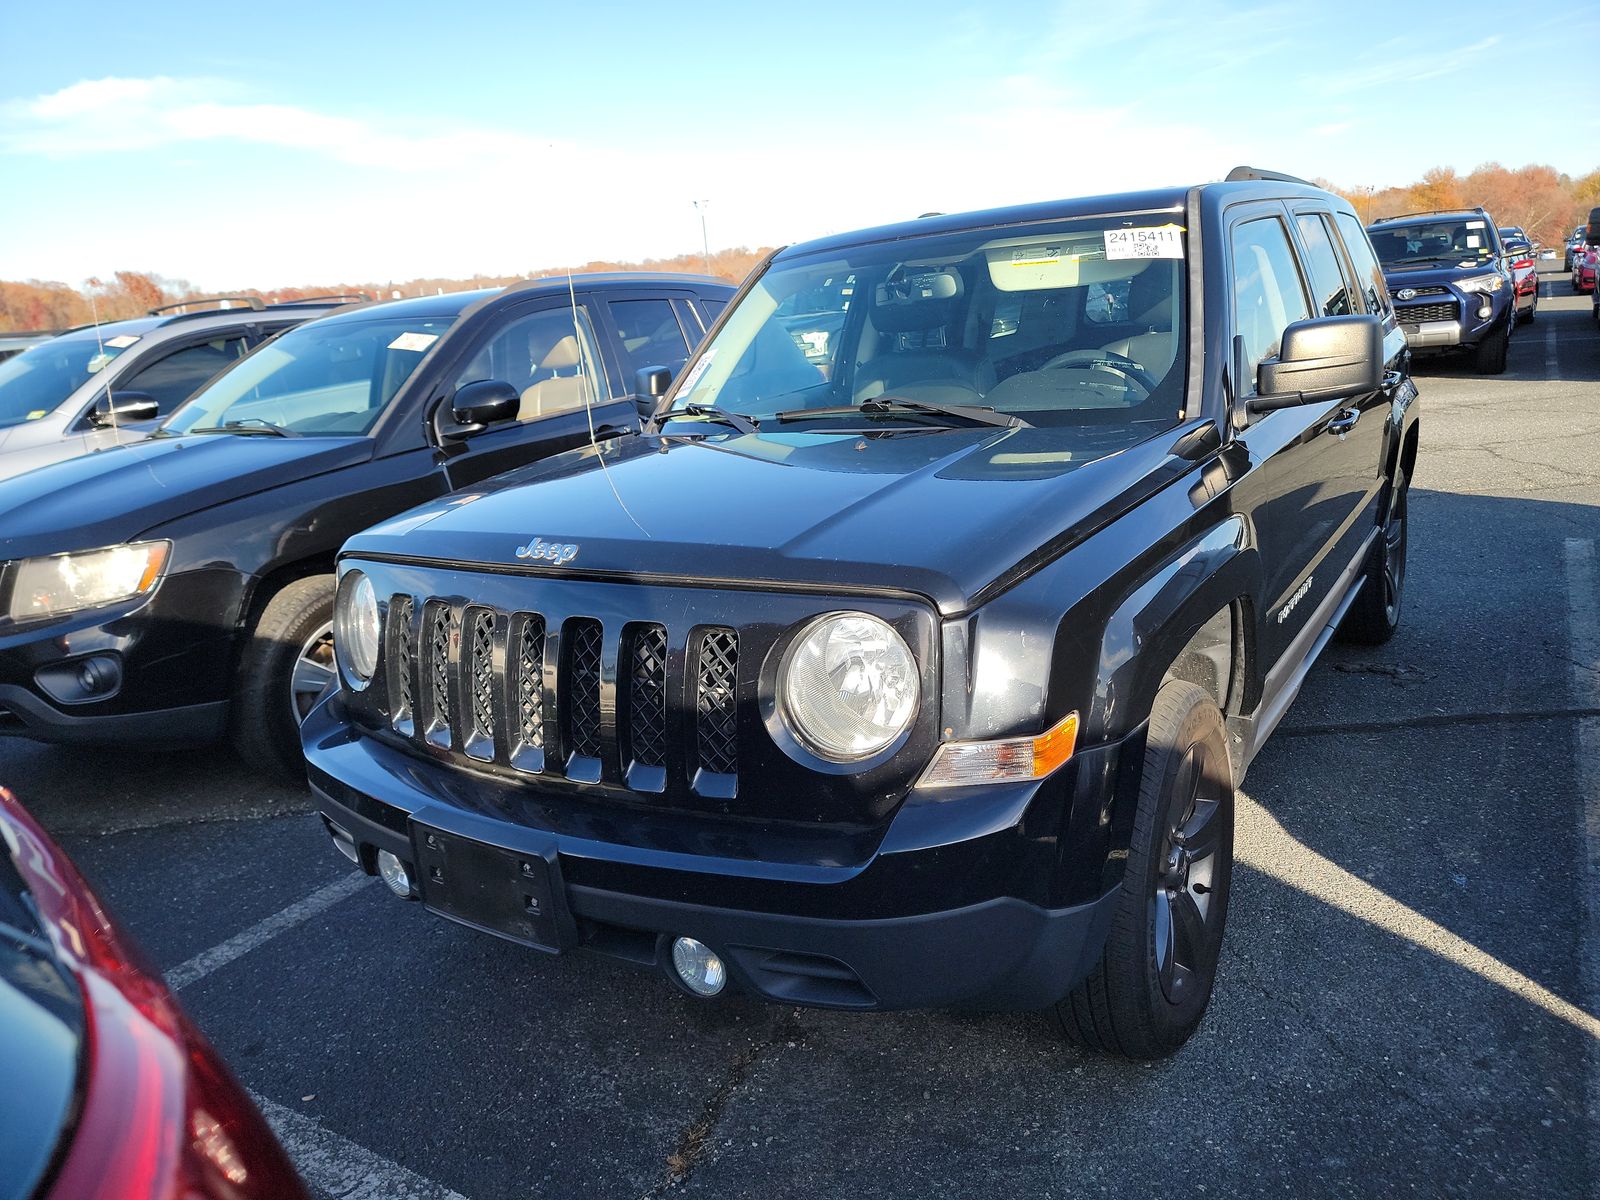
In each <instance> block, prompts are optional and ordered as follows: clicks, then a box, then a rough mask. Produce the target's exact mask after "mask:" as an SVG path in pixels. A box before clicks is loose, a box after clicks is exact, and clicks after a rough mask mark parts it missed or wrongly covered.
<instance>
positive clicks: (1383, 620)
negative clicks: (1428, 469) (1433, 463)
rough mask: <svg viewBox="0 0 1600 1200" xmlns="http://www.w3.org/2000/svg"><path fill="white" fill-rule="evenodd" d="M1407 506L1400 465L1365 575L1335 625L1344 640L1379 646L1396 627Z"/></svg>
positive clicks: (1400, 601)
mask: <svg viewBox="0 0 1600 1200" xmlns="http://www.w3.org/2000/svg"><path fill="white" fill-rule="evenodd" d="M1410 507H1411V480H1410V479H1409V478H1408V477H1407V476H1406V473H1405V469H1404V468H1403V467H1396V468H1395V474H1394V483H1393V484H1392V485H1391V486H1390V492H1389V507H1388V510H1387V511H1386V513H1385V514H1384V518H1383V528H1382V530H1381V531H1380V533H1379V535H1378V538H1377V540H1376V541H1375V542H1374V543H1373V546H1372V551H1371V554H1370V555H1369V557H1368V558H1367V566H1366V579H1365V581H1364V582H1363V583H1362V585H1361V591H1360V592H1359V593H1357V595H1356V598H1355V601H1354V602H1353V603H1352V604H1351V605H1350V611H1349V612H1347V613H1345V616H1344V621H1343V622H1342V623H1341V624H1340V626H1339V636H1340V637H1342V638H1343V639H1344V640H1346V641H1350V642H1358V643H1360V644H1361V645H1365V646H1381V645H1382V644H1383V643H1384V642H1387V641H1388V640H1389V639H1390V638H1392V637H1393V636H1394V634H1395V630H1397V629H1399V628H1400V611H1401V606H1402V605H1403V604H1404V602H1405V589H1406V549H1407V544H1408V542H1409V540H1410V539H1409V533H1408V531H1409V529H1410V525H1411V522H1410V519H1409V510H1410Z"/></svg>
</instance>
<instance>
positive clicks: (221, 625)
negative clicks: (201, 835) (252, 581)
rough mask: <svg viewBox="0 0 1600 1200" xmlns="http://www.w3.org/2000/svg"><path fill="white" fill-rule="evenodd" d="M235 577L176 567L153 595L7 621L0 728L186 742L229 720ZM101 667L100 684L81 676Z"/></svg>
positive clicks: (100, 739) (217, 730)
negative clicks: (37, 620)
mask: <svg viewBox="0 0 1600 1200" xmlns="http://www.w3.org/2000/svg"><path fill="white" fill-rule="evenodd" d="M238 597H239V587H238V582H237V578H236V577H230V576H228V575H226V574H225V573H222V572H212V571H204V572H193V573H189V574H183V575H175V576H172V577H170V578H168V579H166V580H165V581H163V583H162V584H161V586H160V587H159V588H157V589H156V591H155V593H154V594H153V595H152V596H150V597H148V598H145V599H142V600H139V601H136V602H130V603H129V604H127V605H124V606H120V607H116V608H109V609H102V610H97V611H92V612H84V613H75V614H71V615H69V616H67V617H64V618H62V619H60V620H57V621H50V622H47V623H43V624H34V625H22V626H17V625H10V624H7V623H3V622H0V736H15V737H26V738H32V739H34V740H36V741H43V742H58V743H105V744H109V743H117V742H129V741H137V742H140V743H143V744H146V745H153V746H187V745H199V744H203V743H205V742H209V741H214V740H216V739H217V738H218V737H220V736H221V735H222V734H223V732H224V731H225V730H226V728H227V719H228V692H229V685H230V683H231V680H232V677H233V647H234V629H233V619H232V614H233V613H235V612H237V611H238V607H239V601H238ZM86 664H87V665H90V666H91V667H92V668H93V671H94V674H93V678H94V679H95V681H96V682H95V683H94V685H93V686H82V685H80V684H79V683H78V675H79V670H80V668H82V667H83V666H85V665H86Z"/></svg>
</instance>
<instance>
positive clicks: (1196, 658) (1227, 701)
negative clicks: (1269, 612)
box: [1161, 601, 1248, 715]
mask: <svg viewBox="0 0 1600 1200" xmlns="http://www.w3.org/2000/svg"><path fill="white" fill-rule="evenodd" d="M1242 603H1243V601H1234V602H1232V603H1230V604H1226V605H1224V606H1223V607H1222V608H1220V609H1218V610H1217V611H1216V612H1215V613H1213V614H1212V615H1211V616H1210V617H1209V618H1208V619H1207V620H1206V621H1205V622H1203V623H1202V624H1201V625H1200V627H1199V628H1198V629H1196V630H1195V631H1194V633H1193V634H1191V635H1190V637H1189V640H1188V641H1187V642H1185V643H1184V645H1183V648H1182V649H1180V650H1179V651H1178V653H1177V655H1176V656H1174V658H1173V660H1172V662H1171V663H1170V664H1169V665H1168V666H1167V669H1166V672H1165V673H1164V674H1163V675H1162V677H1161V682H1162V683H1163V684H1165V683H1167V682H1169V681H1171V680H1174V679H1176V680H1182V681H1183V682H1185V683H1192V684H1194V685H1195V686H1196V687H1199V688H1202V689H1204V691H1205V692H1206V694H1207V695H1209V696H1210V697H1211V698H1212V699H1213V700H1215V701H1216V703H1217V707H1218V708H1220V709H1221V710H1222V712H1223V714H1224V715H1228V714H1236V713H1238V712H1240V711H1241V710H1242V708H1243V705H1244V701H1245V699H1246V697H1245V695H1244V681H1245V679H1246V677H1247V673H1246V671H1245V669H1244V668H1245V662H1246V654H1247V651H1248V633H1247V631H1248V625H1247V624H1246V623H1245V620H1244V615H1245V614H1244V612H1243V609H1242V608H1241V605H1242Z"/></svg>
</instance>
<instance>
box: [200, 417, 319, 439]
mask: <svg viewBox="0 0 1600 1200" xmlns="http://www.w3.org/2000/svg"><path fill="white" fill-rule="evenodd" d="M189 432H190V433H264V434H267V435H268V436H269V437H301V436H303V435H301V434H299V433H296V432H295V431H294V430H293V429H288V428H285V427H284V426H282V425H274V424H273V423H272V422H271V421H268V420H265V419H264V418H262V417H241V418H239V420H237V421H224V422H223V423H222V424H221V425H207V426H204V427H203V428H200V429H191V430H189Z"/></svg>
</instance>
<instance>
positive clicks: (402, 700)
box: [389, 596, 416, 737]
mask: <svg viewBox="0 0 1600 1200" xmlns="http://www.w3.org/2000/svg"><path fill="white" fill-rule="evenodd" d="M413 615H414V606H413V603H412V600H411V597H410V596H396V597H395V598H394V599H393V600H391V601H390V602H389V662H390V671H389V711H390V713H391V714H392V715H393V719H394V727H395V728H396V729H398V730H399V731H400V732H401V733H403V734H405V735H406V736H407V737H410V736H411V733H412V731H413V726H414V722H415V718H416V701H415V699H414V694H413V692H412V690H411V671H412V661H411V644H412V643H411V621H412V617H413Z"/></svg>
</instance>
